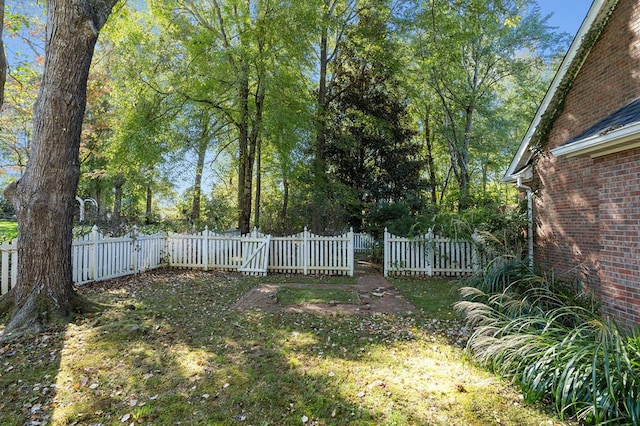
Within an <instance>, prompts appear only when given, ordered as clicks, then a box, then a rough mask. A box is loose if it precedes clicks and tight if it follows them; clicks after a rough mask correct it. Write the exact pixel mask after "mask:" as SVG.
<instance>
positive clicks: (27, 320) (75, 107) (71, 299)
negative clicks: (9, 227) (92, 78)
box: [0, 0, 117, 338]
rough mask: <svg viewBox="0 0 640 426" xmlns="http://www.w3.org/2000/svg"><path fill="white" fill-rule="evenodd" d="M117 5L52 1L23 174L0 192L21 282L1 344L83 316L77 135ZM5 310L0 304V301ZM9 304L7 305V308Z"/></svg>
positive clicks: (107, 0)
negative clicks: (10, 210) (77, 277)
mask: <svg viewBox="0 0 640 426" xmlns="http://www.w3.org/2000/svg"><path fill="white" fill-rule="evenodd" d="M116 1H117V0H84V1H83V0H65V1H62V0H49V1H48V2H47V31H46V48H45V66H44V72H43V78H42V84H41V86H40V92H39V94H38V98H37V100H36V103H35V107H34V118H33V139H32V144H31V151H30V157H29V163H28V164H27V167H26V169H25V172H24V174H23V176H22V177H21V178H20V179H19V180H17V181H16V182H14V183H13V184H11V185H10V186H9V187H7V189H6V190H5V195H6V196H7V198H8V199H10V200H11V202H12V204H13V206H14V209H15V211H16V216H17V218H18V231H19V235H18V256H19V259H20V262H19V263H18V282H17V285H16V286H15V287H14V288H13V289H12V290H11V291H10V292H9V293H8V294H7V296H6V297H7V298H10V299H11V302H10V303H9V305H11V306H12V308H13V309H12V316H11V320H10V321H9V324H8V325H7V327H6V329H5V332H4V336H3V338H7V337H8V336H9V335H14V334H20V333H22V332H26V331H38V330H40V329H42V328H43V327H44V326H46V325H47V324H49V323H53V322H57V321H60V320H66V319H67V318H69V316H70V315H71V314H73V313H74V312H78V311H81V310H84V309H85V308H86V307H87V302H86V301H85V300H84V299H82V298H81V297H80V296H78V295H77V294H76V292H75V290H74V287H73V280H72V272H73V271H72V264H71V243H72V239H73V210H74V203H75V193H76V189H77V186H78V178H79V176H80V160H79V148H80V133H81V129H82V120H83V117H84V112H85V107H86V89H87V78H88V75H89V66H90V65H91V58H92V57H93V50H94V47H95V43H96V41H97V38H98V31H99V30H100V29H101V28H102V26H103V25H104V24H105V22H106V20H107V18H108V16H109V14H110V13H111V9H112V7H113V5H114V4H115V3H116ZM0 305H4V303H0ZM5 306H6V305H5Z"/></svg>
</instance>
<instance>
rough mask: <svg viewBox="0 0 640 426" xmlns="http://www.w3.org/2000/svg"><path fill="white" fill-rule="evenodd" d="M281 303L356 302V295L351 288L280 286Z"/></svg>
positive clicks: (278, 294) (279, 301) (279, 298)
mask: <svg viewBox="0 0 640 426" xmlns="http://www.w3.org/2000/svg"><path fill="white" fill-rule="evenodd" d="M277 298H278V303H280V304H281V305H301V304H305V303H358V296H357V295H356V293H355V291H352V290H340V289H334V288H328V289H327V288H293V287H284V286H283V287H280V289H279V290H278V293H277Z"/></svg>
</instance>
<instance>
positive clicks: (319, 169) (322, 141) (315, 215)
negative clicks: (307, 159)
mask: <svg viewBox="0 0 640 426" xmlns="http://www.w3.org/2000/svg"><path fill="white" fill-rule="evenodd" d="M328 64H329V53H328V29H327V27H326V26H325V27H324V28H323V29H322V36H321V37H320V75H319V76H318V98H317V110H316V146H315V153H314V154H315V158H314V161H313V186H314V188H313V200H312V204H311V209H312V211H311V231H312V232H313V233H315V234H320V233H321V232H322V231H323V230H324V228H325V226H326V221H327V220H326V215H325V209H326V204H327V202H328V200H327V198H328V197H327V176H326V162H325V158H324V151H325V146H326V139H327V66H328Z"/></svg>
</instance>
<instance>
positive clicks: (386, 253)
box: [382, 228, 389, 277]
mask: <svg viewBox="0 0 640 426" xmlns="http://www.w3.org/2000/svg"><path fill="white" fill-rule="evenodd" d="M383 251H384V254H383V256H382V263H383V264H384V276H385V277H388V276H389V265H388V264H389V232H388V231H387V228H384V249H383Z"/></svg>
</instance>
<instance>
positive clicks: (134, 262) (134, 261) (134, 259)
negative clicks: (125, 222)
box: [130, 225, 139, 274]
mask: <svg viewBox="0 0 640 426" xmlns="http://www.w3.org/2000/svg"><path fill="white" fill-rule="evenodd" d="M130 238H131V269H132V270H133V273H134V274H137V273H138V248H139V247H138V245H137V243H136V242H137V239H138V226H137V225H133V229H132V230H131V236H130Z"/></svg>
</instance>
